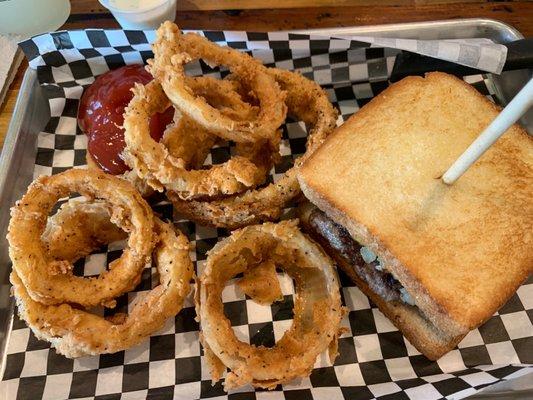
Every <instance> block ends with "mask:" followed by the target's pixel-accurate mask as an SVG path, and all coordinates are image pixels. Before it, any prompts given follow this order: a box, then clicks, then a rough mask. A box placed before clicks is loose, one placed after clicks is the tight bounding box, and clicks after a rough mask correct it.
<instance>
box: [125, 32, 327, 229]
mask: <svg viewBox="0 0 533 400" xmlns="http://www.w3.org/2000/svg"><path fill="white" fill-rule="evenodd" d="M153 49H154V59H153V60H149V71H150V72H151V73H152V75H153V76H154V80H153V81H152V82H150V83H149V84H147V85H145V86H143V85H137V86H136V88H135V89H134V97H133V99H132V101H131V102H130V104H129V106H128V107H127V108H126V111H125V114H124V128H125V141H126V148H125V150H124V158H125V161H126V163H127V164H128V165H129V166H130V167H131V168H132V170H133V174H134V175H135V176H137V177H139V178H140V179H141V181H142V182H144V183H146V184H147V186H149V187H151V188H153V189H155V190H157V191H165V193H166V195H167V197H168V198H169V199H170V200H171V201H172V202H173V205H174V207H175V209H176V211H177V212H178V213H181V214H182V215H184V216H185V217H187V218H189V219H191V220H193V221H195V222H199V223H201V224H204V225H210V226H215V227H224V228H229V229H235V228H239V227H242V226H246V225H249V224H253V223H258V222H262V221H270V220H276V219H278V218H279V217H280V216H281V214H282V212H283V210H284V208H286V207H287V206H288V205H290V203H291V202H292V201H294V200H295V199H297V198H298V197H299V196H300V195H301V191H300V188H299V185H298V182H297V180H296V170H297V168H298V166H299V165H300V164H301V163H302V162H303V161H304V160H305V159H306V158H307V157H309V156H310V155H311V154H312V153H313V152H314V151H315V149H316V148H317V147H318V146H319V145H320V144H321V143H322V142H323V141H324V139H325V138H326V137H327V135H329V133H331V132H332V130H333V129H334V127H335V124H336V120H337V112H336V110H335V109H334V108H333V106H332V105H331V103H330V102H329V100H328V97H327V95H326V93H325V92H324V91H323V90H322V89H321V88H320V86H319V85H318V84H316V83H315V82H313V81H311V80H309V79H306V78H304V77H303V76H301V75H299V74H297V73H293V72H289V71H284V70H279V69H275V68H267V67H265V66H263V65H262V64H261V63H260V62H258V61H257V60H255V59H253V58H252V57H250V56H248V55H247V54H244V53H242V52H239V51H237V50H234V49H230V48H226V47H220V46H217V45H216V44H214V43H211V42H209V41H208V40H207V39H205V38H204V37H201V36H199V35H197V34H193V33H187V34H183V33H181V32H180V30H179V28H178V27H177V26H176V25H175V24H173V23H170V22H166V23H164V24H163V25H161V27H160V28H159V29H158V31H157V40H156V42H155V43H154V45H153ZM197 59H202V60H204V61H205V62H207V63H208V64H209V65H224V66H227V67H228V68H229V69H230V72H231V74H230V75H229V76H228V79H222V80H221V79H213V78H211V77H207V76H203V77H194V78H193V77H189V76H187V75H186V74H185V69H184V66H185V64H186V63H188V62H190V61H192V60H197ZM169 105H173V106H174V108H175V109H176V115H175V118H174V124H173V125H172V126H170V127H169V128H167V132H166V133H165V135H164V137H163V140H162V141H161V143H157V142H155V141H154V140H153V139H152V138H151V137H150V135H149V129H148V122H149V119H150V116H151V115H153V114H154V113H156V112H161V111H163V110H165V109H166V108H167V107H169ZM287 112H288V114H289V115H290V116H292V117H294V118H296V119H297V120H301V121H303V122H305V123H306V124H307V125H308V127H309V128H308V129H309V135H308V142H307V150H306V152H305V154H304V155H303V156H302V157H300V158H299V159H298V160H297V161H296V162H295V165H294V167H293V168H291V169H289V170H288V171H286V173H285V174H284V176H283V177H282V178H281V179H280V180H278V181H277V182H275V183H272V184H269V185H266V186H261V185H262V184H263V183H264V181H265V178H266V175H267V174H268V173H269V171H270V169H271V168H272V167H273V165H275V164H276V163H277V162H278V161H279V159H280V156H279V145H280V141H281V132H280V129H279V127H280V125H281V124H282V123H283V122H284V120H285V117H286V114H287ZM217 137H218V138H221V139H229V140H232V141H234V142H236V143H237V146H236V155H235V156H234V157H233V158H231V159H230V160H229V161H227V162H226V163H224V164H218V165H214V166H212V167H211V168H210V169H207V170H206V169H197V168H198V167H199V165H200V163H201V162H203V160H204V159H205V156H206V155H207V153H208V151H209V149H210V146H212V145H213V144H214V143H216V140H217V139H216V138H217ZM191 168H196V169H191ZM137 186H138V185H137Z"/></svg>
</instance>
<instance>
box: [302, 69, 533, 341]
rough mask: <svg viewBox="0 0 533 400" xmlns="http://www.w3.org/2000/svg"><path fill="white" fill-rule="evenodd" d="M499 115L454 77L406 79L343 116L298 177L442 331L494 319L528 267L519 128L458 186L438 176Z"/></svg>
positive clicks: (530, 187)
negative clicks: (495, 313) (379, 261)
mask: <svg viewBox="0 0 533 400" xmlns="http://www.w3.org/2000/svg"><path fill="white" fill-rule="evenodd" d="M498 110H499V108H498V107H496V106H495V105H493V104H492V103H491V102H490V101H489V100H487V99H486V98H485V97H484V96H482V95H481V94H480V93H478V92H477V91H476V90H475V89H474V88H472V87H471V86H469V85H467V84H465V83H464V82H463V81H461V80H459V79H457V78H455V77H452V76H449V75H446V74H443V73H431V74H428V75H427V76H426V78H419V77H409V78H406V79H404V80H402V81H400V82H398V83H397V84H394V85H392V86H391V87H390V88H388V89H387V90H385V91H384V92H383V93H382V94H381V95H380V96H378V97H376V98H375V99H374V100H372V101H371V102H370V103H369V104H367V105H366V106H365V107H363V108H362V109H361V110H360V111H359V112H358V113H357V114H356V115H354V116H353V117H352V118H350V120H349V121H347V122H346V123H345V124H344V125H343V126H342V127H341V128H339V129H338V130H337V131H336V132H335V133H334V134H333V135H331V137H330V138H329V139H328V140H327V141H326V143H325V144H324V145H323V146H322V147H321V148H320V149H319V150H318V151H317V152H315V153H314V154H313V156H312V157H311V158H310V159H309V161H308V162H306V163H305V164H304V166H303V167H302V168H301V170H300V174H299V181H300V185H301V187H302V190H303V192H304V194H305V195H306V196H307V197H308V198H309V199H310V200H311V201H312V202H313V203H315V204H316V205H317V206H318V207H319V208H320V209H322V210H323V211H325V212H326V213H327V214H328V216H330V217H331V218H332V219H333V220H335V221H336V222H337V223H340V224H341V225H343V226H345V227H346V228H347V229H348V230H349V231H350V233H351V234H352V236H353V237H354V238H356V239H357V240H358V241H360V242H361V243H363V244H365V245H369V246H370V247H371V248H372V249H373V250H374V251H375V252H376V253H378V254H379V255H380V257H381V258H382V259H384V260H385V262H386V264H388V265H387V267H388V269H389V270H390V271H391V272H392V273H393V274H394V275H395V277H396V278H397V279H398V280H399V281H400V282H401V283H402V285H403V286H404V287H406V289H407V290H408V291H409V292H410V293H411V294H414V295H415V298H416V303H417V305H418V306H419V307H420V309H421V310H422V311H423V312H424V314H425V315H426V316H427V317H428V318H429V319H430V320H431V322H432V323H433V324H435V325H436V326H437V327H438V328H439V329H440V330H443V331H445V332H447V334H449V335H455V336H458V335H460V334H462V333H466V332H468V331H469V330H470V329H473V328H475V327H477V326H479V325H480V324H482V323H483V322H484V321H486V320H487V319H488V318H490V316H491V315H492V314H493V313H494V312H495V311H496V310H497V309H498V308H499V307H501V306H502V305H503V304H504V303H505V301H506V300H507V299H508V298H509V297H510V296H511V295H512V294H513V293H514V292H515V291H516V289H517V288H518V286H519V285H520V284H521V283H522V282H523V281H524V280H525V279H526V278H527V277H528V275H529V274H530V273H531V272H532V270H533V250H532V249H533V246H532V243H531V242H532V236H531V232H532V228H533V203H531V198H533V171H532V164H533V147H532V142H531V138H529V137H528V135H527V133H526V132H525V131H524V130H523V129H522V128H520V127H519V126H517V125H515V126H513V127H512V128H511V129H509V131H508V132H507V133H506V134H505V135H504V136H503V137H502V138H501V139H500V140H498V141H497V142H496V143H495V144H494V146H492V148H491V149H489V151H487V153H485V154H484V155H483V156H482V157H481V158H480V159H479V160H478V162H477V163H476V164H474V165H473V166H472V167H471V168H470V169H469V170H468V171H467V172H466V174H465V175H464V176H463V177H461V179H459V180H458V181H457V182H456V183H455V184H453V185H451V186H446V185H444V184H443V183H442V181H441V180H440V179H439V178H440V176H441V175H442V174H443V172H444V171H445V170H446V169H447V168H448V167H449V166H450V165H451V163H452V162H453V161H454V160H455V159H456V158H457V157H458V156H459V155H460V154H461V153H462V152H463V151H464V150H465V149H466V148H467V147H468V145H469V144H470V143H471V142H472V141H473V139H474V138H475V137H477V135H478V134H479V133H480V132H481V130H482V129H483V128H484V127H486V126H487V125H488V124H489V123H490V121H491V120H492V119H493V118H494V117H495V116H496V115H497V113H498ZM332 155H335V156H334V157H333V156H332ZM324 171H327V173H324Z"/></svg>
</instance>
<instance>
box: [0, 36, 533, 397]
mask: <svg viewBox="0 0 533 400" xmlns="http://www.w3.org/2000/svg"><path fill="white" fill-rule="evenodd" d="M205 35H206V36H207V37H209V38H210V39H211V40H214V41H216V42H218V43H219V44H227V45H229V46H231V47H235V48H239V49H242V50H248V51H250V52H251V53H252V54H253V55H254V56H256V57H259V58H261V59H262V60H263V61H264V62H265V63H266V64H268V65H272V66H276V67H279V68H286V69H291V70H298V71H300V72H302V73H303V74H304V75H306V76H308V77H309V78H310V79H314V80H316V81H318V82H319V83H320V84H322V85H323V87H324V88H325V89H326V90H327V92H328V95H329V96H330V99H331V101H332V102H333V103H334V104H335V106H336V107H338V108H339V109H340V111H341V117H340V118H339V123H341V122H342V121H343V120H345V119H347V118H348V117H349V116H350V115H351V114H353V113H354V112H357V110H358V109H359V108H360V107H362V106H363V105H364V104H366V103H367V102H368V101H369V100H370V99H371V98H372V97H373V96H375V95H377V94H378V93H380V92H381V91H382V90H383V89H385V88H386V87H387V85H388V83H387V74H388V73H389V72H390V70H391V68H392V64H393V62H394V54H395V51H394V50H390V49H380V48H369V47H368V45H363V44H361V43H357V42H348V41H339V40H332V41H329V40H323V39H322V40H314V39H313V38H310V37H308V36H304V35H291V34H278V33H245V32H205ZM153 36H154V35H153V32H133V31H105V30H87V31H76V32H58V33H52V34H47V35H42V36H39V37H36V38H33V39H31V40H28V41H26V42H24V43H22V44H21V46H22V48H23V50H24V51H25V53H26V56H27V57H28V59H29V61H30V66H31V67H32V68H35V69H36V70H37V72H38V77H39V81H40V83H41V85H42V87H43V89H44V91H45V94H46V96H47V97H48V99H49V103H50V109H51V117H50V121H49V122H48V124H47V125H46V127H45V128H44V130H43V132H41V133H39V137H38V151H37V157H36V160H35V176H38V175H41V174H54V173H58V172H60V171H63V170H65V169H67V168H70V167H72V166H82V165H84V164H85V147H86V139H85V135H83V134H82V132H80V130H79V129H78V128H77V124H76V112H77V106H78V100H79V98H80V96H81V94H82V91H83V88H84V87H86V86H87V85H89V84H90V83H91V82H93V80H94V77H95V76H96V75H99V74H101V73H103V72H105V71H107V70H108V69H110V68H116V67H119V66H121V65H124V64H131V63H140V62H145V61H146V59H147V58H149V57H150V56H151V53H150V46H149V44H148V43H149V42H150V41H151V40H153ZM192 73H212V74H215V75H218V74H219V71H217V70H211V69H210V68H209V67H207V66H205V65H203V64H200V63H197V64H195V65H193V68H192ZM223 73H224V71H222V74H223ZM467 80H468V81H469V82H470V83H472V84H474V85H475V86H476V87H477V88H478V89H479V90H480V91H482V92H483V93H484V94H485V95H487V96H489V97H490V96H491V94H492V90H491V85H490V81H488V80H485V79H484V77H483V76H474V77H467ZM305 136H306V134H305V127H304V126H303V125H302V124H300V123H298V122H288V123H287V124H286V125H285V127H284V133H283V145H282V153H283V161H282V162H281V164H280V165H279V166H277V167H276V168H275V171H273V179H276V177H277V176H279V174H282V173H283V172H284V171H285V170H286V169H287V168H288V167H290V164H291V160H292V157H293V156H294V155H297V154H300V153H302V152H303V151H304V149H305V140H306V138H305ZM228 156H229V151H228V148H227V147H218V148H215V149H213V151H212V153H211V156H210V157H208V160H207V162H208V163H218V162H221V161H224V160H225V159H227V157H228ZM154 208H155V209H156V211H158V212H160V213H161V214H162V215H163V216H164V217H166V218H168V219H172V218H173V219H174V223H175V225H176V227H177V228H178V229H181V230H182V231H183V232H184V233H186V234H187V235H188V237H189V239H190V240H191V243H192V246H193V249H194V251H192V252H191V257H192V259H193V261H194V263H195V266H196V269H197V272H198V273H201V271H202V268H203V265H204V261H205V258H206V251H207V250H209V249H210V248H211V247H212V246H213V245H214V244H215V243H216V242H217V241H218V240H219V238H221V237H224V236H225V235H227V232H225V231H224V230H220V229H211V228H206V227H202V226H199V225H196V224H194V223H192V222H190V221H186V220H182V219H179V216H176V215H174V213H173V210H172V206H171V205H170V204H168V203H165V202H162V203H159V204H156V205H154ZM288 211H289V213H290V210H288ZM119 249H120V247H116V246H113V245H110V246H109V247H108V248H107V251H106V252H103V253H98V254H95V255H92V256H90V257H88V258H87V259H86V260H84V261H82V262H80V263H78V264H77V265H76V271H77V273H79V274H84V275H93V274H96V273H98V272H99V271H101V270H102V269H103V268H105V266H106V265H107V263H109V262H110V261H112V260H113V259H115V258H116V257H117V256H119V254H120V252H119V251H118V250H119ZM152 272H153V271H151V270H150V269H147V270H145V273H144V275H143V280H142V283H141V285H140V287H139V288H137V290H136V291H137V292H140V291H145V290H149V289H150V288H151V287H153V285H155V284H156V282H152V280H153V278H152ZM340 281H341V284H342V288H341V295H342V300H343V303H344V304H345V305H346V306H347V308H348V309H349V313H348V315H347V316H346V317H345V318H344V320H343V326H344V327H345V328H346V329H347V331H346V333H345V334H344V335H343V336H342V337H341V338H340V342H339V352H340V355H339V357H338V358H337V360H336V361H335V364H334V365H330V364H329V362H328V360H327V357H326V356H325V355H322V356H321V357H319V359H318V360H317V362H316V364H315V369H314V370H313V372H312V374H311V376H310V377H308V378H304V379H300V380H296V381H294V382H291V383H290V384H287V385H283V386H279V387H278V388H276V390H274V391H272V392H267V391H254V390H253V389H252V388H251V387H244V388H242V389H240V390H238V391H234V392H232V393H230V394H226V393H225V392H224V391H223V387H222V385H221V383H217V384H216V385H214V386H212V384H211V381H210V377H209V373H208V369H207V368H206V364H205V359H204V357H203V352H202V349H201V346H200V344H199V342H198V324H197V323H196V322H195V321H194V316H195V312H194V308H193V307H192V302H191V300H190V299H189V300H188V301H187V302H186V304H185V307H184V309H183V310H182V311H181V312H180V313H179V314H178V315H177V316H176V317H175V318H174V319H171V320H169V321H168V322H167V324H166V325H165V327H164V328H163V329H161V330H160V331H158V332H157V333H155V334H154V335H152V337H151V338H149V339H147V340H146V341H144V342H143V343H142V344H141V345H139V346H136V347H134V348H132V349H130V350H127V351H124V352H120V353H117V354H112V355H103V356H99V357H88V358H81V359H76V360H69V359H66V358H64V357H63V356H60V355H57V354H56V353H55V351H54V350H53V349H51V348H50V346H49V344H48V343H46V342H43V341H39V340H37V339H36V338H35V337H34V335H33V334H32V333H31V331H30V330H29V329H28V328H27V327H26V325H25V324H24V322H22V321H20V320H19V319H17V318H15V321H14V323H13V328H12V332H11V338H10V342H9V347H8V354H7V366H6V370H5V373H4V376H3V381H2V383H1V390H0V392H3V393H6V394H7V398H21V399H23V398H31V399H40V398H43V399H58V398H98V399H119V398H120V399H140V398H154V399H166V398H169V399H170V398H175V399H195V398H214V397H216V398H231V399H328V400H333V399H341V398H345V399H372V398H379V399H393V398H394V399H424V400H426V399H429V400H431V399H440V398H454V399H458V398H462V397H465V396H468V395H471V394H473V393H476V392H477V391H478V390H480V389H481V388H483V387H485V386H488V385H491V384H494V383H496V382H498V381H501V380H505V379H511V378H513V377H517V376H520V375H524V374H526V373H528V372H531V371H532V370H533V369H532V368H531V366H528V365H527V364H533V358H532V357H533V353H532V351H531V349H532V348H533V337H532V323H531V319H532V317H533V279H530V280H529V281H528V282H526V283H525V284H524V285H523V286H522V287H521V288H520V289H519V290H518V292H517V293H516V294H515V295H514V296H513V297H512V298H511V300H510V301H509V303H507V304H506V305H505V306H504V307H503V308H502V309H501V310H500V311H499V312H498V313H497V314H496V315H494V316H493V317H492V318H491V319H490V320H489V321H488V322H487V323H486V324H485V325H483V326H482V327H480V328H479V329H477V330H474V331H473V332H471V333H470V334H468V335H467V336H466V337H465V339H464V340H463V341H462V342H461V343H460V344H459V346H458V347H457V348H456V349H455V350H453V351H451V352H450V353H448V354H447V355H446V356H444V357H443V358H442V359H440V360H438V361H437V362H431V361H428V360H427V359H426V358H425V357H424V356H422V355H421V354H420V353H419V352H418V351H417V350H416V349H414V348H413V346H412V345H411V344H410V343H409V342H407V341H406V340H405V338H404V337H403V336H402V335H401V334H400V333H399V332H398V330H397V329H396V328H395V327H394V326H393V325H392V324H391V322H390V321H389V320H388V319H387V318H385V317H384V316H383V315H382V314H381V313H380V311H379V310H378V309H377V308H376V306H375V305H374V304H372V303H371V302H369V300H368V298H367V297H366V296H364V295H363V294H362V293H361V291H359V289H358V288H357V287H355V286H354V285H353V283H351V282H350V281H349V280H348V279H347V278H346V277H345V276H343V275H341V276H340ZM280 282H281V286H282V290H283V293H284V295H285V301H283V302H279V303H275V304H272V305H271V306H261V305H258V304H256V303H255V302H253V301H251V300H250V299H249V298H246V297H245V296H244V295H243V294H242V292H240V291H239V290H238V288H237V287H236V285H235V284H234V282H230V283H229V284H228V286H227V287H226V288H225V290H224V292H223V301H224V308H225V312H226V316H227V317H228V318H229V319H230V320H231V323H232V325H233V327H234V330H235V331H236V334H237V336H238V337H239V338H240V339H241V340H245V341H248V342H250V343H254V344H265V345H272V344H273V343H274V342H275V341H276V340H278V339H279V338H280V337H281V335H282V334H283V332H284V330H285V329H287V328H288V326H290V324H291V318H292V293H293V290H294V289H293V286H292V281H291V280H290V279H288V278H287V276H285V275H283V274H280ZM135 294H136V293H131V294H129V295H127V296H125V297H124V298H121V299H120V300H119V301H118V306H117V308H118V310H119V311H120V310H127V307H128V300H131V299H132V298H133V297H134V296H135ZM128 297H129V298H128Z"/></svg>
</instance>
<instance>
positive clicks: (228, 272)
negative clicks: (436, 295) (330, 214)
mask: <svg viewBox="0 0 533 400" xmlns="http://www.w3.org/2000/svg"><path fill="white" fill-rule="evenodd" d="M297 222H298V221H297V220H293V221H284V222H280V223H278V224H273V223H265V224H264V225H255V226H248V227H245V228H243V229H241V230H239V231H235V232H233V233H232V235H231V236H230V237H228V238H226V239H224V240H222V241H221V242H219V243H218V244H217V245H215V247H213V249H212V250H211V251H210V252H209V253H208V257H207V262H206V267H205V269H204V272H203V273H202V276H201V277H200V278H199V279H198V280H197V292H196V297H197V298H196V309H197V311H196V312H197V315H198V317H199V320H200V329H201V338H202V339H201V340H202V344H203V346H204V350H205V353H206V356H207V357H208V361H209V364H210V367H211V374H212V379H213V381H217V380H218V379H220V375H221V373H222V366H223V365H225V366H226V367H228V368H229V369H230V372H229V373H228V375H227V376H226V380H225V385H224V386H225V389H230V388H234V387H239V386H242V385H245V384H252V385H253V386H256V387H262V388H268V389H273V388H274V387H275V386H276V385H278V384H280V383H283V382H287V381H289V380H291V379H294V378H297V377H301V376H308V375H309V374H310V373H311V370H312V369H313V365H314V362H315V360H316V358H317V356H318V355H319V354H320V353H322V352H323V351H325V350H326V349H332V350H333V353H330V359H331V360H334V359H335V357H336V352H335V349H336V342H337V339H338V335H339V334H340V332H341V329H340V321H341V318H342V315H343V312H344V311H343V308H342V307H341V300H340V294H339V284H338V281H337V276H336V275H335V268H334V266H333V262H332V261H331V260H330V259H329V257H327V256H326V255H325V253H324V252H323V251H322V250H321V249H320V247H319V246H318V245H316V244H315V243H314V242H312V241H311V240H310V239H308V238H307V237H306V236H304V235H303V234H302V233H301V232H300V231H299V230H298V228H297V226H296V225H297ZM268 260H271V261H272V262H274V263H275V265H276V266H277V267H280V268H282V269H284V270H285V271H286V272H287V273H288V274H289V275H290V276H291V277H292V278H293V279H294V280H295V283H296V285H295V287H296V294H295V296H294V297H295V300H294V320H293V324H292V326H291V328H290V329H289V330H287V331H286V332H285V334H284V335H283V337H282V338H281V339H280V340H279V341H278V342H277V343H276V345H275V346H274V347H272V348H267V347H264V346H253V345H249V344H247V343H244V342H241V341H239V340H238V339H237V338H236V337H235V333H234V332H233V329H232V327H231V323H230V321H229V320H228V319H227V318H226V317H225V316H224V307H223V304H222V301H221V293H222V290H223V288H224V284H225V282H226V281H228V280H229V279H231V278H233V277H234V276H235V275H237V274H239V273H242V272H246V271H247V270H249V269H253V268H254V267H256V266H257V265H261V264H263V263H264V262H266V261H268Z"/></svg>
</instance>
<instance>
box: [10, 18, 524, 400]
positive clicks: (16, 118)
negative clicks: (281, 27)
mask: <svg viewBox="0 0 533 400" xmlns="http://www.w3.org/2000/svg"><path fill="white" fill-rule="evenodd" d="M476 26H477V27H479V26H483V27H486V28H488V29H492V30H493V31H494V32H500V33H503V34H504V35H506V37H505V38H506V39H508V40H505V41H501V42H500V43H506V42H509V41H512V40H519V39H523V38H524V36H523V35H522V33H521V32H520V31H519V30H518V29H516V28H515V27H514V26H512V25H510V24H507V23H505V22H503V21H499V20H496V19H491V18H458V19H445V20H436V21H433V20H432V21H418V22H402V23H389V24H378V25H361V26H347V27H329V28H312V29H297V30H290V31H284V32H290V33H301V34H311V35H327V36H335V35H347V34H351V35H362V36H364V35H369V36H381V37H386V36H391V37H392V36H394V37H403V36H405V35H406V34H413V33H415V32H416V31H420V30H435V31H437V30H440V29H444V28H452V27H455V28H457V27H463V28H468V27H471V28H474V27H476ZM87 29H90V28H87ZM117 30H120V29H117ZM36 80H37V72H36V71H35V70H34V69H32V68H30V67H27V69H26V71H25V72H24V75H23V80H22V83H21V86H20V89H19V93H18V96H17V100H16V102H15V107H14V109H13V113H12V116H11V120H10V123H9V126H8V129H7V131H6V136H5V138H4V144H3V147H2V149H1V154H0V212H7V211H6V209H7V207H5V206H6V204H5V203H6V202H9V206H11V203H12V200H13V197H16V198H18V197H19V196H20V195H21V193H14V191H7V192H6V188H7V180H8V178H9V172H10V169H12V168H13V165H14V160H15V158H16V154H17V153H16V150H19V149H18V148H17V146H18V147H20V145H19V144H20V141H21V134H22V129H21V128H22V125H23V123H24V121H25V117H26V113H27V112H28V110H29V109H30V107H28V105H29V102H30V95H31V93H30V91H31V90H32V88H33V87H34V85H35V83H36ZM36 140H37V138H35V141H36ZM36 150H37V149H36V147H35V148H34V149H33V151H34V152H35V151H36ZM26 151H28V150H26ZM13 179H14V180H18V179H19V176H16V177H14V178H13ZM15 195H18V196H15ZM4 228H5V227H0V231H2V230H3V229H4ZM4 243H6V242H4ZM4 246H6V247H7V244H5V245H4ZM1 268H3V266H2V265H0V269H1ZM8 268H10V265H9V266H8ZM0 272H1V270H0ZM0 284H3V283H2V282H0ZM9 307H10V309H9V310H8V323H7V324H6V326H4V327H0V330H2V331H4V332H3V333H4V335H3V337H1V336H0V339H1V340H2V342H0V381H2V380H3V376H4V371H5V366H6V359H7V345H8V343H9V338H10V334H11V328H12V324H13V316H14V301H13V300H12V298H11V297H10V301H9ZM502 382H505V381H502ZM492 386H493V385H491V386H489V387H492ZM524 392H527V393H533V389H531V390H530V389H527V390H525V391H524V390H518V391H513V390H510V391H509V390H504V391H501V392H500V391H499V392H493V393H490V394H488V393H487V395H489V396H494V395H504V394H510V393H516V394H519V393H524ZM478 394H479V395H481V394H482V392H479V393H478ZM0 398H3V396H0Z"/></svg>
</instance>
